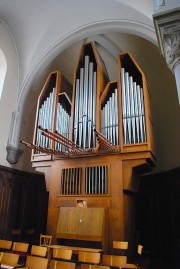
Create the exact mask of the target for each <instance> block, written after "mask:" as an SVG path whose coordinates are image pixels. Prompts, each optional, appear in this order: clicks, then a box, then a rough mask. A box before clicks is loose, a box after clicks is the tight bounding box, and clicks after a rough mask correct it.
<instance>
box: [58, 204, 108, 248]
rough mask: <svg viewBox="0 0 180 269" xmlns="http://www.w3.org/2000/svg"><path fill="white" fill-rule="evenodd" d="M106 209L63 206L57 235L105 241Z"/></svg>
mask: <svg viewBox="0 0 180 269" xmlns="http://www.w3.org/2000/svg"><path fill="white" fill-rule="evenodd" d="M104 225H105V209H104V208H88V207H61V208H60V212H59V217H58V222H57V229H56V237H57V238H65V239H77V240H89V241H100V242H103V243H105V242H104V239H103V236H104V230H105V229H104Z"/></svg>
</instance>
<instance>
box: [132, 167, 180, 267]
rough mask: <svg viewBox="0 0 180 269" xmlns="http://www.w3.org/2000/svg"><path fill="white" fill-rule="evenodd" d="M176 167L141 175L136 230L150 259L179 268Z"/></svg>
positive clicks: (178, 175) (179, 177)
mask: <svg viewBox="0 0 180 269" xmlns="http://www.w3.org/2000/svg"><path fill="white" fill-rule="evenodd" d="M179 189H180V168H177V169H173V170H171V171H167V172H163V173H159V174H153V175H149V176H144V177H142V178H141V181H140V187H139V192H138V196H137V218H136V219H137V222H136V229H137V231H139V232H140V240H141V243H142V244H143V245H144V248H145V250H147V251H149V253H150V256H151V257H152V259H156V260H157V259H158V260H162V261H166V262H167V263H170V264H171V268H180V258H179V257H180V229H179V227H180V194H179Z"/></svg>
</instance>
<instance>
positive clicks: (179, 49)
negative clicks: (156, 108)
mask: <svg viewBox="0 0 180 269" xmlns="http://www.w3.org/2000/svg"><path fill="white" fill-rule="evenodd" d="M154 25H155V29H156V34H157V38H158V42H159V46H160V49H161V52H162V54H163V56H164V57H165V59H166V63H167V65H168V67H169V69H170V70H171V71H172V72H173V74H174V76H175V80H176V85H177V92H178V98H179V105H180V8H178V9H174V10H172V11H169V12H165V13H160V14H159V15H157V14H156V15H154Z"/></svg>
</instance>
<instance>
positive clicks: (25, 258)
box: [0, 234, 52, 269]
mask: <svg viewBox="0 0 180 269" xmlns="http://www.w3.org/2000/svg"><path fill="white" fill-rule="evenodd" d="M51 241H52V236H49V235H43V234H41V235H40V241H39V244H40V245H32V246H29V245H30V244H29V243H24V242H12V241H10V240H0V251H1V252H0V264H3V266H10V267H12V266H13V267H17V266H19V265H22V264H25V263H27V265H28V267H29V265H30V264H31V263H32V264H36V263H37V264H39V263H40V264H41V263H43V264H44V266H45V267H43V268H47V266H46V264H48V259H47V256H48V248H47V246H48V245H50V244H51ZM29 247H31V248H30V249H29ZM33 256H37V257H33ZM39 257H43V258H45V257H46V259H40V260H39ZM31 267H32V268H33V269H34V265H33V266H31Z"/></svg>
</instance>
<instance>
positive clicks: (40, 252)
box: [31, 245, 47, 257]
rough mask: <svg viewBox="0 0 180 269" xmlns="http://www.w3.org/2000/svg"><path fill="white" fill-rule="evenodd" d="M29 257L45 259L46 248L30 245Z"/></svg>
mask: <svg viewBox="0 0 180 269" xmlns="http://www.w3.org/2000/svg"><path fill="white" fill-rule="evenodd" d="M31 255H32V256H39V257H46V255H47V247H41V246H36V245H32V247H31Z"/></svg>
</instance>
